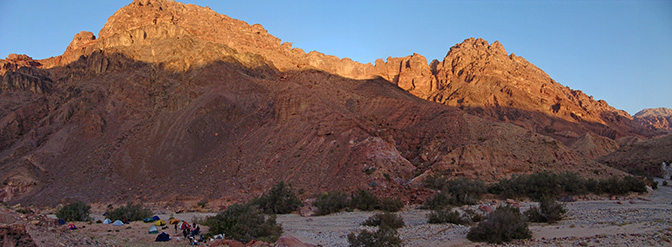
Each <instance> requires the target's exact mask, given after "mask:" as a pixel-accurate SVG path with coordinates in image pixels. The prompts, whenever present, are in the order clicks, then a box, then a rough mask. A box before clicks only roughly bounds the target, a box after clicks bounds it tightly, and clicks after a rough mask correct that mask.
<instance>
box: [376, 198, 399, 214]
mask: <svg viewBox="0 0 672 247" xmlns="http://www.w3.org/2000/svg"><path fill="white" fill-rule="evenodd" d="M402 208H404V202H403V201H401V199H399V198H396V197H395V198H382V199H380V210H383V211H387V212H398V211H399V210H401V209H402Z"/></svg>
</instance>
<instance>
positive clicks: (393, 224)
mask: <svg viewBox="0 0 672 247" xmlns="http://www.w3.org/2000/svg"><path fill="white" fill-rule="evenodd" d="M362 225H363V226H379V227H388V228H392V229H399V228H402V227H404V225H405V224H404V219H403V218H401V216H399V215H397V214H395V213H390V212H385V213H377V214H374V215H373V216H371V217H369V218H368V219H366V220H365V221H364V222H362Z"/></svg>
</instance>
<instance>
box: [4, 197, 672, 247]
mask: <svg viewBox="0 0 672 247" xmlns="http://www.w3.org/2000/svg"><path fill="white" fill-rule="evenodd" d="M611 199H613V200H611ZM484 204H488V205H491V206H493V207H495V206H497V205H498V204H505V202H496V201H495V202H485V203H484ZM532 205H534V203H530V202H523V203H522V204H521V209H522V210H525V209H527V208H529V207H530V206H532ZM565 205H566V208H567V214H566V216H565V219H563V220H562V221H560V222H558V223H556V224H553V225H549V224H539V223H534V224H531V225H530V230H531V231H532V233H533V238H532V239H529V240H523V241H516V242H513V243H509V244H507V245H511V246H672V187H670V186H659V188H658V190H656V191H654V192H653V193H650V194H648V195H645V196H631V197H622V198H609V199H606V198H605V199H604V200H587V201H577V202H569V203H565ZM477 207H478V206H477V205H475V206H472V208H474V209H476V208H477ZM428 213H429V211H427V210H420V209H415V208H412V207H407V208H406V209H405V210H403V211H402V212H400V213H399V214H400V215H401V216H402V217H403V219H404V222H405V223H406V226H405V227H403V228H401V229H399V236H400V238H401V239H402V240H403V242H404V245H405V246H476V245H480V246H487V245H488V244H483V243H473V242H470V241H469V240H467V239H466V234H467V232H468V231H469V227H468V226H461V225H452V224H439V225H435V224H427V219H426V215H427V214H428ZM373 214H374V213H372V212H343V213H338V214H333V215H327V216H313V217H302V216H299V215H298V214H288V215H280V216H278V222H279V223H281V224H282V226H283V230H284V234H285V235H291V236H293V237H296V238H298V239H299V240H301V241H303V242H304V243H309V244H315V245H321V246H347V245H348V241H347V235H348V234H349V233H351V232H355V231H359V230H362V229H370V230H371V229H374V228H372V227H364V226H360V225H359V224H360V223H361V222H362V221H364V220H366V219H367V218H368V217H369V216H371V215H373ZM210 215H214V214H206V213H183V214H170V213H164V214H160V216H161V218H163V219H167V218H168V217H170V216H174V217H176V218H178V219H182V220H186V221H188V222H190V223H191V222H193V221H194V220H197V219H199V218H201V219H202V218H205V217H207V216H210ZM94 217H95V218H96V219H102V216H100V215H94ZM16 218H17V219H16V221H17V222H21V221H23V222H25V224H26V225H27V229H28V232H29V233H30V235H31V236H32V237H33V239H34V240H35V242H36V243H37V244H38V246H186V245H188V243H187V242H186V241H184V240H182V241H179V242H178V241H176V240H177V239H176V237H177V235H176V234H175V232H174V229H173V228H172V226H170V228H168V229H166V230H165V231H166V232H167V233H170V234H171V236H173V240H172V241H170V242H163V243H157V242H154V238H155V237H156V235H155V234H147V230H148V229H149V227H150V224H147V223H142V222H133V223H131V224H129V225H125V226H120V227H115V226H112V225H103V224H96V223H93V224H87V223H83V222H81V223H78V224H77V225H78V226H79V227H80V229H78V230H74V231H68V230H62V229H60V228H58V227H45V226H35V225H33V224H31V223H30V222H29V221H28V220H26V219H23V220H22V219H20V218H19V217H16ZM5 220H6V221H11V219H9V218H7V219H5ZM82 226H85V228H81V227H82ZM202 230H203V231H206V232H207V227H202Z"/></svg>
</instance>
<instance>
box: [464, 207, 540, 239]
mask: <svg viewBox="0 0 672 247" xmlns="http://www.w3.org/2000/svg"><path fill="white" fill-rule="evenodd" d="M530 237H532V233H531V232H530V229H528V223H527V219H525V216H523V214H521V213H520V210H519V209H518V208H515V207H512V206H506V207H500V208H497V209H496V210H495V211H494V212H492V213H491V214H490V215H489V216H488V217H487V218H486V219H485V221H481V222H480V223H478V225H477V226H475V227H472V228H471V229H470V230H469V233H468V234H467V239H469V240H471V241H476V242H488V243H497V244H501V243H503V242H509V241H511V240H514V239H525V238H530Z"/></svg>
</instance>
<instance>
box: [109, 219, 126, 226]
mask: <svg viewBox="0 0 672 247" xmlns="http://www.w3.org/2000/svg"><path fill="white" fill-rule="evenodd" d="M112 225H113V226H123V225H124V222H121V220H115V221H114V223H112Z"/></svg>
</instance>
